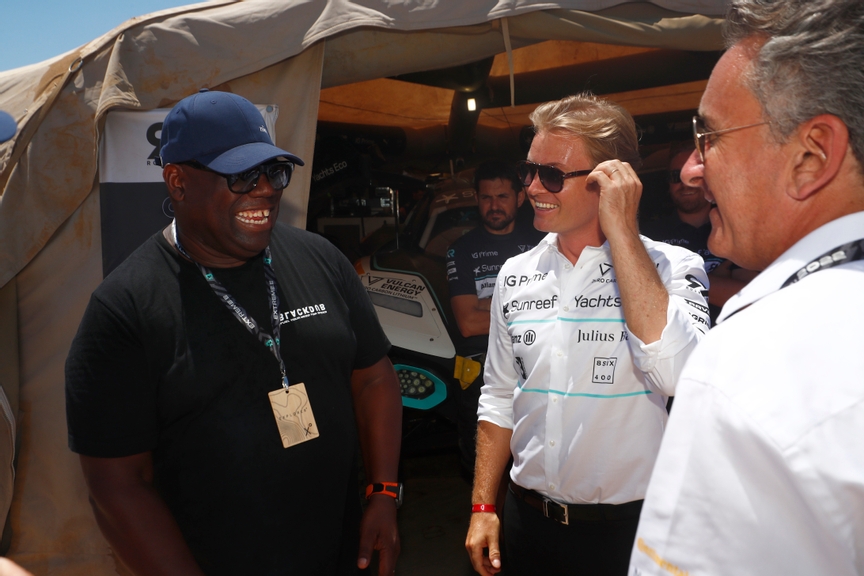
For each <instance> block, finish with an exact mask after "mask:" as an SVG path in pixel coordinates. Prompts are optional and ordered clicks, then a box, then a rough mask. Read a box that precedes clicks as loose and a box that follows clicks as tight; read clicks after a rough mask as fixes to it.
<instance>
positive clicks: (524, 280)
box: [504, 272, 549, 286]
mask: <svg viewBox="0 0 864 576" xmlns="http://www.w3.org/2000/svg"><path fill="white" fill-rule="evenodd" d="M547 274H549V273H548V272H543V273H542V274H541V273H540V272H538V273H536V274H534V275H533V276H515V275H511V276H505V277H504V285H505V286H527V285H528V284H531V283H532V282H540V281H541V280H545V279H546V275H547Z"/></svg>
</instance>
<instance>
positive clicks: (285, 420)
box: [267, 382, 318, 448]
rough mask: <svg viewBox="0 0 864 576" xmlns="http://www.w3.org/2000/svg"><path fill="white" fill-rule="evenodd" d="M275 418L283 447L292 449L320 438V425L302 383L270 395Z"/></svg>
mask: <svg viewBox="0 0 864 576" xmlns="http://www.w3.org/2000/svg"><path fill="white" fill-rule="evenodd" d="M267 396H268V397H269V398H270V406H271V407H272V408H273V417H274V418H276V426H278V427H279V436H281V437H282V447H283V448H290V447H291V446H294V445H296V444H300V443H301V442H306V441H307V440H312V439H313V438H317V437H318V425H317V424H315V415H314V414H313V413H312V406H311V405H310V404H309V396H308V394H306V385H305V384H303V383H302V382H300V383H298V384H294V385H292V386H290V387H288V388H284V387H282V388H279V389H278V390H273V391H272V392H270V393H268V394H267Z"/></svg>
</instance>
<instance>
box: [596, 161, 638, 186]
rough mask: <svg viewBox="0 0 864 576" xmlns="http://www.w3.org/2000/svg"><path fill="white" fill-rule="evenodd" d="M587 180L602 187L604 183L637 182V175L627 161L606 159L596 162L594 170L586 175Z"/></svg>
mask: <svg viewBox="0 0 864 576" xmlns="http://www.w3.org/2000/svg"><path fill="white" fill-rule="evenodd" d="M588 182H596V183H597V184H599V185H600V187H601V188H603V185H604V184H612V183H633V182H636V183H639V186H640V188H641V182H640V181H639V176H637V175H636V170H634V169H633V166H631V165H630V163H629V162H622V161H620V160H606V161H605V162H601V163H600V164H598V165H597V166H596V167H595V168H594V171H593V172H591V174H589V175H588Z"/></svg>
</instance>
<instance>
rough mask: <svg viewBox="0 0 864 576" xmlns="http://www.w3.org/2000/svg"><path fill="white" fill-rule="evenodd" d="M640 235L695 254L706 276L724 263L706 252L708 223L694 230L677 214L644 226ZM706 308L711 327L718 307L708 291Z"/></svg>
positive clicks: (709, 226)
mask: <svg viewBox="0 0 864 576" xmlns="http://www.w3.org/2000/svg"><path fill="white" fill-rule="evenodd" d="M642 235H643V236H647V237H648V238H651V239H652V240H656V241H658V242H663V243H665V244H672V245H674V246H681V247H682V248H687V249H688V250H690V251H691V252H696V253H697V254H699V255H700V256H701V257H702V260H704V261H705V273H706V274H710V273H711V272H712V271H713V270H714V269H715V268H717V266H719V265H720V264H722V263H723V262H725V261H726V259H725V258H721V257H719V256H716V255H714V254H712V253H711V251H710V250H708V236H710V235H711V223H710V222H706V223H705V224H703V225H702V226H700V227H698V228H696V227H695V226H691V225H690V224H687V223H686V222H682V221H681V219H680V218H678V215H677V214H672V215H671V216H667V217H665V218H662V219H660V220H655V221H653V222H648V223H647V224H645V226H643V230H642ZM708 307H709V308H710V311H711V312H710V316H711V324H712V325H713V324H714V322H715V321H716V320H717V315H718V314H720V307H719V306H715V305H713V304H711V300H710V290H709V300H708Z"/></svg>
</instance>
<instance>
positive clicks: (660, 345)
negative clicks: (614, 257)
mask: <svg viewBox="0 0 864 576" xmlns="http://www.w3.org/2000/svg"><path fill="white" fill-rule="evenodd" d="M681 252H683V250H682V251H681ZM670 267H671V271H670V273H669V278H668V280H667V279H666V278H664V284H665V285H666V290H667V291H668V293H669V306H668V307H667V309H666V327H665V328H664V329H663V333H662V334H661V336H660V339H659V340H657V341H656V342H652V343H651V344H645V343H644V342H642V341H641V340H640V339H639V338H638V337H637V336H636V335H634V334H633V333H632V332H630V329H629V328H627V327H626V326H625V328H626V330H627V332H628V337H629V342H630V348H631V351H632V352H633V359H634V362H635V364H636V367H637V368H638V369H639V370H641V371H642V372H643V373H644V374H645V376H646V378H647V379H648V381H649V383H650V384H651V385H653V386H654V387H656V388H657V390H658V391H659V392H660V393H661V394H663V395H665V396H673V395H674V394H675V386H676V383H677V381H678V377H679V376H680V375H681V369H682V368H683V367H684V364H685V363H686V362H687V359H688V358H689V357H690V354H691V353H692V352H693V349H694V348H695V347H696V344H698V343H699V341H700V340H701V339H702V337H703V336H705V334H706V333H707V332H708V329H709V328H710V319H709V317H708V302H707V300H706V299H705V294H706V293H707V290H708V276H707V275H706V274H705V267H704V264H703V261H702V258H701V257H700V256H699V255H698V254H695V253H692V252H689V251H688V253H687V254H686V255H684V256H683V257H679V259H678V260H677V261H673V262H671V264H670Z"/></svg>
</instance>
